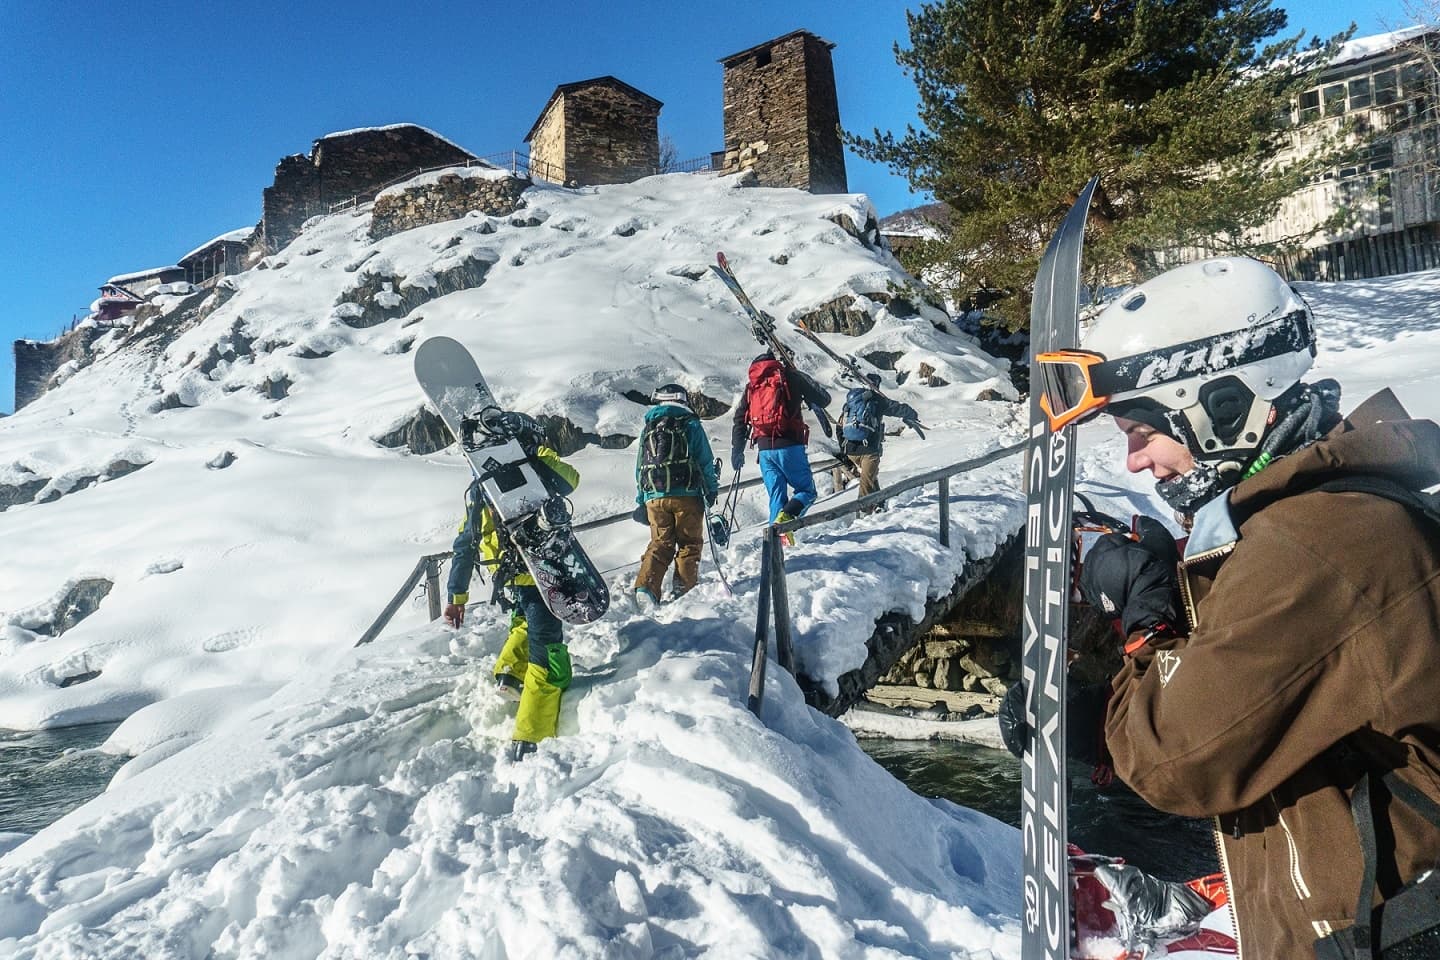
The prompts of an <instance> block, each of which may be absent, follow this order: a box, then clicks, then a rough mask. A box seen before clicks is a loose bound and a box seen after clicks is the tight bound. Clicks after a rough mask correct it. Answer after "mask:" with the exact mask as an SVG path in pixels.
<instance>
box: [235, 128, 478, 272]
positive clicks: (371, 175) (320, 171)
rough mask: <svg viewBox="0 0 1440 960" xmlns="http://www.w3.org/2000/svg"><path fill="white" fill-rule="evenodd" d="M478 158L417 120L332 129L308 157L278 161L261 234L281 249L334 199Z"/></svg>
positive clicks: (369, 191)
mask: <svg viewBox="0 0 1440 960" xmlns="http://www.w3.org/2000/svg"><path fill="white" fill-rule="evenodd" d="M474 159H475V157H474V156H473V155H472V154H470V153H469V152H468V151H466V150H463V149H461V148H460V147H458V146H456V145H455V144H453V143H451V142H450V141H449V140H446V139H445V138H444V137H442V136H440V135H439V134H437V133H434V132H432V131H430V130H426V129H425V128H424V127H418V126H416V125H415V124H413V123H397V124H393V125H391V126H388V127H368V128H365V129H360V130H345V131H342V132H340V133H332V134H328V135H327V136H324V137H321V138H320V139H319V140H316V141H315V143H314V146H313V147H312V148H311V150H310V155H309V156H308V157H307V156H305V155H303V154H298V153H297V154H293V155H292V156H288V157H284V158H282V159H281V161H280V162H279V163H278V164H276V166H275V182H274V184H273V185H271V186H269V187H266V188H265V190H264V196H263V207H264V213H263V216H262V219H261V221H260V236H261V239H262V240H263V242H264V245H265V247H266V249H269V250H278V249H279V248H280V247H282V246H284V245H285V244H287V243H289V242H290V241H291V240H293V239H295V237H296V236H297V235H298V234H299V233H300V226H301V224H303V223H304V222H305V221H306V220H308V219H309V218H310V217H313V216H315V215H316V214H320V213H328V212H329V211H330V207H331V205H332V204H336V203H342V202H344V201H346V200H350V199H354V198H358V199H362V200H368V199H369V198H371V197H373V196H374V195H375V194H376V193H377V192H379V191H380V190H381V189H382V188H384V187H386V186H388V185H389V184H390V183H392V182H395V181H396V180H397V179H400V178H404V177H409V176H413V175H414V174H417V173H420V172H421V171H423V170H433V169H435V168H437V167H445V166H453V165H460V164H464V163H467V162H468V161H471V160H474Z"/></svg>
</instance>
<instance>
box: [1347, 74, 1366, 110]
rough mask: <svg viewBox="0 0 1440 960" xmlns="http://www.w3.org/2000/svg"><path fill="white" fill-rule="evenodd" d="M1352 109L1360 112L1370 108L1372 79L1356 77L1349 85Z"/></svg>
mask: <svg viewBox="0 0 1440 960" xmlns="http://www.w3.org/2000/svg"><path fill="white" fill-rule="evenodd" d="M1349 88H1350V109H1351V110H1360V109H1362V108H1364V107H1368V106H1370V78H1369V77H1356V78H1355V79H1354V80H1351V81H1350V83H1349Z"/></svg>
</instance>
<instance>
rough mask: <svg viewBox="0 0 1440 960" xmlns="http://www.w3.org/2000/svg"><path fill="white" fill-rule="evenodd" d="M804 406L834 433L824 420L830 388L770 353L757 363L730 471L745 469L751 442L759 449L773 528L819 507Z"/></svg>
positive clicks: (734, 436)
mask: <svg viewBox="0 0 1440 960" xmlns="http://www.w3.org/2000/svg"><path fill="white" fill-rule="evenodd" d="M802 403H803V404H805V405H806V406H808V407H810V409H811V411H812V412H814V413H815V415H816V417H818V418H819V419H820V423H821V425H822V429H825V430H826V431H827V432H828V431H829V424H828V422H827V420H826V418H825V416H824V414H825V407H827V406H829V404H830V393H829V392H828V391H827V390H826V389H825V388H824V387H822V386H820V384H818V383H816V382H815V381H814V380H813V379H812V378H810V377H808V376H806V375H805V374H803V373H801V372H800V371H799V370H796V369H795V368H794V367H789V366H786V365H785V364H782V363H781V362H780V361H779V360H776V359H775V355H774V354H773V353H771V352H770V351H768V350H767V351H765V352H764V353H762V354H760V356H758V357H756V358H755V359H754V360H752V361H751V363H750V371H749V376H748V382H747V383H746V385H745V391H744V393H742V394H741V395H740V402H739V403H737V404H736V405H735V422H734V425H733V426H732V428H731V431H730V466H731V467H733V468H734V469H735V470H737V471H738V470H739V469H740V468H741V467H742V466H744V464H745V442H746V440H747V439H748V440H749V441H750V442H751V443H753V444H754V445H755V448H756V449H757V450H758V451H759V452H760V476H761V477H762V478H764V480H765V490H766V492H767V493H769V495H770V522H771V523H784V522H786V521H787V520H794V519H795V518H796V517H798V516H800V514H802V513H804V512H805V510H806V509H807V508H808V507H809V506H810V504H812V503H814V502H815V496H816V494H815V478H814V476H812V475H811V473H810V458H809V457H808V455H807V454H806V451H805V445H806V444H807V443H809V442H810V428H809V427H808V426H807V425H806V424H805V420H804V418H802V417H801V415H800V405H801V404H802ZM792 491H793V493H792Z"/></svg>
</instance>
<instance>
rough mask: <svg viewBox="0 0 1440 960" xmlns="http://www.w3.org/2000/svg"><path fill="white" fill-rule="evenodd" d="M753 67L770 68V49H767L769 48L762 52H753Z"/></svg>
mask: <svg viewBox="0 0 1440 960" xmlns="http://www.w3.org/2000/svg"><path fill="white" fill-rule="evenodd" d="M755 66H757V67H768V66H770V48H769V47H766V48H765V49H764V50H757V51H756V52H755Z"/></svg>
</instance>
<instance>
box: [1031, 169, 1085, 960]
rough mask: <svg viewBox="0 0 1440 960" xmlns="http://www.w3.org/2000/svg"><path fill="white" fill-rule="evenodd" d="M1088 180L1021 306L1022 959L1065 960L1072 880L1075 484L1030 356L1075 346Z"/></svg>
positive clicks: (1069, 434)
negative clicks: (1069, 757) (1068, 721)
mask: <svg viewBox="0 0 1440 960" xmlns="http://www.w3.org/2000/svg"><path fill="white" fill-rule="evenodd" d="M1095 184H1096V180H1095V179H1094V178H1092V179H1091V180H1090V182H1089V183H1087V184H1086V185H1085V189H1083V190H1082V191H1081V192H1080V198H1079V199H1078V200H1076V201H1075V205H1074V206H1073V207H1071V208H1070V212H1069V213H1068V214H1066V215H1065V219H1064V220H1063V221H1062V222H1061V223H1060V228H1059V230H1057V231H1056V232H1055V236H1054V237H1053V238H1051V240H1050V245H1049V246H1048V247H1046V248H1045V255H1044V257H1043V258H1042V259H1041V261H1040V270H1039V272H1038V273H1037V274H1036V276H1035V297H1034V300H1033V301H1032V302H1031V307H1030V356H1031V360H1032V362H1031V373H1030V436H1029V441H1028V443H1029V446H1028V447H1027V449H1026V451H1025V454H1026V461H1025V463H1026V467H1025V500H1026V520H1025V622H1024V632H1023V638H1022V641H1021V661H1022V673H1023V677H1024V681H1025V720H1026V722H1027V723H1028V724H1029V726H1030V731H1031V733H1030V737H1029V740H1028V742H1027V744H1026V747H1025V752H1024V755H1023V756H1022V757H1021V760H1020V833H1021V844H1022V851H1023V856H1024V867H1025V875H1024V881H1023V882H1024V903H1023V904H1022V912H1021V922H1022V926H1021V940H1020V956H1021V958H1022V960H1068V958H1069V957H1070V953H1071V950H1070V947H1071V938H1072V937H1073V936H1074V927H1073V925H1072V923H1071V879H1070V875H1069V869H1068V863H1067V857H1066V851H1067V849H1068V839H1069V838H1068V829H1067V827H1068V824H1067V821H1066V812H1067V811H1066V808H1067V806H1068V804H1069V799H1070V789H1069V787H1070V784H1069V781H1068V779H1067V778H1066V772H1065V665H1066V636H1065V631H1066V620H1067V617H1068V614H1069V609H1068V602H1069V599H1070V577H1071V566H1070V562H1071V561H1070V552H1071V539H1072V536H1073V534H1072V532H1071V529H1070V527H1071V521H1070V512H1071V509H1072V507H1073V494H1072V491H1073V488H1074V481H1075V458H1074V445H1075V427H1074V425H1071V426H1068V427H1066V428H1064V429H1063V430H1061V431H1059V432H1055V433H1052V432H1051V431H1050V429H1049V421H1048V419H1047V418H1046V416H1045V411H1044V410H1043V409H1041V407H1040V395H1041V393H1042V391H1041V390H1040V389H1038V388H1039V386H1040V384H1041V382H1042V380H1041V378H1040V375H1039V373H1038V371H1036V370H1035V369H1034V366H1035V365H1034V362H1033V360H1034V357H1035V355H1036V354H1039V353H1045V352H1047V351H1051V350H1063V349H1068V348H1074V347H1076V346H1077V345H1078V340H1079V319H1078V303H1079V296H1080V253H1081V249H1082V248H1083V246H1084V242H1085V218H1086V216H1087V215H1088V214H1089V210H1090V198H1091V196H1092V195H1093V194H1094V192H1095Z"/></svg>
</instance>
